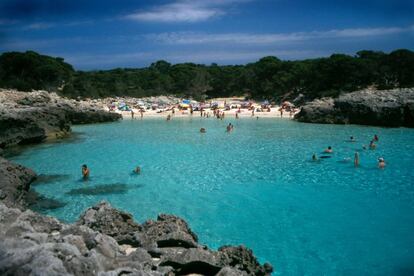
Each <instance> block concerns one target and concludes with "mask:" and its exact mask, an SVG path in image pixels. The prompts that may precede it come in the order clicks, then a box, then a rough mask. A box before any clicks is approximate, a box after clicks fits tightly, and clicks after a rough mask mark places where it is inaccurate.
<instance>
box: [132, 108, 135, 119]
mask: <svg viewBox="0 0 414 276" xmlns="http://www.w3.org/2000/svg"><path fill="white" fill-rule="evenodd" d="M134 115H135V113H134V110H132V108H131V119H134Z"/></svg>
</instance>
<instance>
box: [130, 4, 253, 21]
mask: <svg viewBox="0 0 414 276" xmlns="http://www.w3.org/2000/svg"><path fill="white" fill-rule="evenodd" d="M248 1H250V0H221V1H220V0H211V1H208V0H206V1H202V0H193V1H190V0H178V1H176V2H173V3H171V4H166V5H161V6H156V7H153V8H152V9H150V10H141V11H137V12H135V13H131V14H128V15H126V16H125V17H124V18H126V19H131V20H136V21H148V22H164V23H165V22H199V21H206V20H208V19H211V18H214V17H217V16H221V15H224V14H226V12H225V9H224V6H227V5H231V4H236V3H242V2H248Z"/></svg>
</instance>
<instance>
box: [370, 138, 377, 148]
mask: <svg viewBox="0 0 414 276" xmlns="http://www.w3.org/2000/svg"><path fill="white" fill-rule="evenodd" d="M376 147H377V145H375V143H374V140H371V142H369V148H370V149H372V150H374V149H376Z"/></svg>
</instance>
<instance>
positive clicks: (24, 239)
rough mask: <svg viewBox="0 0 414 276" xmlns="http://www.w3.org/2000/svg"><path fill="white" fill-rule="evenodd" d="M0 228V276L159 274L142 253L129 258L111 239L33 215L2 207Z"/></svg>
mask: <svg viewBox="0 0 414 276" xmlns="http://www.w3.org/2000/svg"><path fill="white" fill-rule="evenodd" d="M0 229H1V230H0V274H1V275H28V274H33V275H96V274H99V273H109V274H103V275H112V274H111V273H113V272H115V271H121V270H122V269H124V270H125V271H132V272H134V273H136V275H161V273H159V272H157V271H156V267H155V266H154V263H153V262H152V258H151V256H150V255H149V254H148V253H147V252H146V251H145V250H143V249H139V250H136V251H135V252H133V253H131V254H130V255H128V256H127V255H125V254H123V253H122V250H121V248H120V247H119V245H118V243H117V242H116V241H115V240H114V239H112V238H111V237H109V236H107V235H104V234H101V233H99V232H96V231H93V230H92V229H90V228H87V227H85V226H77V225H65V224H62V223H60V222H59V221H57V220H56V219H53V218H50V217H46V216H42V215H40V214H36V213H33V212H32V211H29V210H27V211H24V212H22V211H20V210H18V209H12V208H8V207H7V206H6V205H4V204H2V203H0ZM85 239H86V240H85ZM88 240H89V241H88ZM90 240H93V246H90V245H91V241H90ZM88 244H89V246H90V247H88ZM154 268H155V270H154Z"/></svg>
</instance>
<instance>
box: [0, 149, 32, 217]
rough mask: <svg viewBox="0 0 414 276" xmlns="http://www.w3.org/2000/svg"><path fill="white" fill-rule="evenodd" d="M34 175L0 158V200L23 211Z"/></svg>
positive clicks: (30, 171) (28, 170)
mask: <svg viewBox="0 0 414 276" xmlns="http://www.w3.org/2000/svg"><path fill="white" fill-rule="evenodd" d="M35 179H36V174H35V173H34V172H33V171H32V170H30V169H27V168H25V167H23V166H20V165H17V164H13V163H11V162H9V161H7V160H6V159H4V158H1V157H0V200H1V201H2V202H3V203H5V204H7V205H8V206H11V207H16V208H20V209H24V208H25V207H26V201H25V200H26V195H27V193H28V191H29V189H30V183H32V182H33V181H34V180H35Z"/></svg>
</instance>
